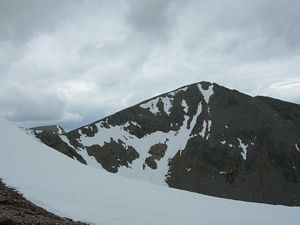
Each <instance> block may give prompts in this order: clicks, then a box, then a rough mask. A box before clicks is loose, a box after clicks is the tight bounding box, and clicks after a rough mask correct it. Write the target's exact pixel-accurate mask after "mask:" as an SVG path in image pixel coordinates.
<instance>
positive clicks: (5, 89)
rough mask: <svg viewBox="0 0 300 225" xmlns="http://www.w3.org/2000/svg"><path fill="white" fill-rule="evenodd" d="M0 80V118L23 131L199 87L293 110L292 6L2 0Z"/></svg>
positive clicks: (295, 43) (298, 63)
mask: <svg viewBox="0 0 300 225" xmlns="http://www.w3.org/2000/svg"><path fill="white" fill-rule="evenodd" d="M0 78H1V82H0V116H3V117H5V118H7V119H9V120H12V121H16V122H17V123H18V125H20V126H27V127H30V126H35V125H43V124H52V123H59V124H61V125H63V127H65V128H66V129H71V128H75V127H77V126H79V125H84V124H86V123H89V122H93V121H94V120H97V119H100V118H102V117H104V116H106V115H109V114H112V113H114V112H116V111H118V110H120V109H123V108H125V107H129V106H131V105H134V104H136V103H138V102H140V101H142V100H145V99H147V98H150V97H152V96H154V95H157V94H160V93H162V92H166V91H169V90H172V89H175V88H178V87H180V86H183V85H186V84H189V83H193V82H198V81H202V80H206V81H211V82H216V83H218V84H221V85H224V86H227V87H229V88H234V89H237V90H239V91H242V92H245V93H247V94H250V95H268V96H272V97H276V98H280V99H283V100H287V101H291V102H296V103H300V1H299V0H248V1H247V0H246V1H241V0H226V1H212V0H195V1H193V0H191V1H182V0H177V1H176V0H175V1H174V0H173V1H168V0H164V1H163V0H151V1H148V0H144V1H142V0H132V1H131V0H128V1H119V0H115V1H114V0H111V1H100V0H99V1H93V0H91V1H88V0H86V1H62V0H57V1H56V0H51V1H48V0H47V1H46V0H45V1H43V0H37V1H32V0H31V1H30V0H28V1H22V0H19V1H15V0H1V1H0Z"/></svg>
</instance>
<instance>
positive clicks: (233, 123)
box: [28, 82, 300, 206]
mask: <svg viewBox="0 0 300 225" xmlns="http://www.w3.org/2000/svg"><path fill="white" fill-rule="evenodd" d="M46 128H47V127H39V128H38V129H37V128H34V129H31V130H29V131H28V133H30V134H32V135H34V136H36V137H37V138H39V139H40V140H41V141H42V142H44V143H45V144H47V145H48V146H50V147H52V148H54V149H56V150H58V151H60V152H62V153H64V154H66V155H67V156H69V157H71V158H73V159H76V160H78V161H80V162H81V163H84V164H87V165H89V166H93V167H97V168H99V169H105V170H107V171H109V172H112V173H117V174H119V175H122V176H127V177H132V178H135V179H140V180H146V181H150V182H151V183H155V184H160V185H168V186H169V187H172V188H178V189H183V190H188V191H192V192H198V193H202V194H207V195H212V196H217V197H224V198H230V199H238V200H243V201H251V202H263V203H269V204H283V205H291V206H294V205H297V206H300V106H299V105H297V104H293V103H288V102H284V101H281V100H277V99H272V98H268V97H261V96H257V97H251V96H248V95H245V94H243V93H240V92H238V91H236V90H230V89H227V88H225V87H222V86H220V85H218V84H215V83H209V82H200V83H195V84H191V85H188V86H184V87H181V88H179V89H176V90H174V91H171V92H168V93H165V94H162V95H159V96H157V97H154V98H151V99H149V100H146V101H144V102H142V103H139V104H137V105H135V106H132V107H130V108H127V109H125V110H122V111H120V112H117V113H115V114H113V115H111V116H108V117H106V118H104V119H101V120H99V121H96V122H94V123H91V124H89V125H87V126H84V127H81V128H78V129H76V130H73V131H70V132H64V131H63V129H61V128H57V129H49V127H48V129H46ZM52 128H53V127H52Z"/></svg>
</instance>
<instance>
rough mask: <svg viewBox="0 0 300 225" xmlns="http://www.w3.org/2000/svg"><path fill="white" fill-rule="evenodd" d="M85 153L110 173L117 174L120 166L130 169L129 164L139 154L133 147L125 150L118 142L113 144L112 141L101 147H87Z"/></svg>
mask: <svg viewBox="0 0 300 225" xmlns="http://www.w3.org/2000/svg"><path fill="white" fill-rule="evenodd" d="M87 152H88V154H89V155H90V156H93V157H95V159H96V160H97V162H98V163H100V164H101V165H102V167H103V168H104V169H106V170H107V171H109V172H111V173H116V172H118V168H119V167H120V166H126V167H130V166H129V164H131V163H132V161H133V160H135V159H138V158H139V153H138V152H137V151H136V150H135V149H134V148H133V147H131V146H129V147H128V148H127V149H125V147H124V146H123V145H122V143H121V142H120V141H119V142H115V141H113V140H112V141H111V142H110V143H105V144H104V145H103V147H101V146H99V145H92V146H90V147H87Z"/></svg>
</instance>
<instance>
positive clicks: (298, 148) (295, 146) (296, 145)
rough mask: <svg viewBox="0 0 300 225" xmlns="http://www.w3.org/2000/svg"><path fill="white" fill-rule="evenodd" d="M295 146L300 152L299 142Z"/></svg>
mask: <svg viewBox="0 0 300 225" xmlns="http://www.w3.org/2000/svg"><path fill="white" fill-rule="evenodd" d="M295 147H296V150H297V151H298V152H300V148H299V147H298V144H297V143H296V144H295Z"/></svg>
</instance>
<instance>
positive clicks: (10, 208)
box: [0, 180, 87, 225]
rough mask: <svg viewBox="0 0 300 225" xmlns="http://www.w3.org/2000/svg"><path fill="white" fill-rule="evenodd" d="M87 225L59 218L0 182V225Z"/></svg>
mask: <svg viewBox="0 0 300 225" xmlns="http://www.w3.org/2000/svg"><path fill="white" fill-rule="evenodd" d="M53 224H61V225H87V224H85V223H81V222H75V221H72V220H71V219H67V218H61V217H58V216H56V215H54V214H53V213H50V212H47V211H46V210H44V209H42V208H40V207H38V206H36V205H34V204H32V203H31V202H29V201H28V200H26V199H25V198H24V197H23V196H22V195H21V194H19V193H17V192H16V191H15V190H13V189H11V188H8V187H6V186H5V185H4V183H2V181H1V180H0V225H53Z"/></svg>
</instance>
